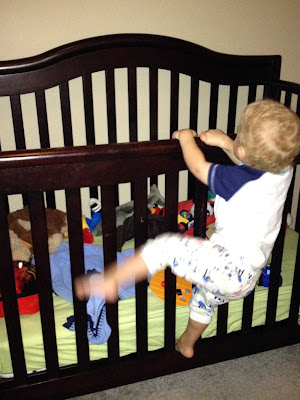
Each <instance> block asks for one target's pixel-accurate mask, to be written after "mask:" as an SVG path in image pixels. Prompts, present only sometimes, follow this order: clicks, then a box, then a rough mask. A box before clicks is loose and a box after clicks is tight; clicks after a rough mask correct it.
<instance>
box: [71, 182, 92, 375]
mask: <svg viewBox="0 0 300 400" xmlns="http://www.w3.org/2000/svg"><path fill="white" fill-rule="evenodd" d="M66 205H67V218H68V236H69V248H70V261H71V274H72V291H73V304H74V319H75V332H76V349H77V359H78V366H79V368H80V369H81V370H85V369H87V367H88V365H89V347H88V340H87V314H86V302H85V301H79V300H78V299H77V297H76V296H75V295H74V285H73V283H74V278H76V277H78V276H79V275H82V274H84V255H83V235H82V217H81V201H80V190H79V189H69V190H66Z"/></svg>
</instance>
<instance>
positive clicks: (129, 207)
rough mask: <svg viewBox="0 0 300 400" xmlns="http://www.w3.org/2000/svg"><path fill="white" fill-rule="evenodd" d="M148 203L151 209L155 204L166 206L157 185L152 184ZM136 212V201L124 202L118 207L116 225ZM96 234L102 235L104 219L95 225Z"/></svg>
mask: <svg viewBox="0 0 300 400" xmlns="http://www.w3.org/2000/svg"><path fill="white" fill-rule="evenodd" d="M147 203H148V204H147V205H148V208H149V209H151V208H153V207H154V205H157V206H159V207H164V206H165V199H164V198H163V197H162V195H161V194H160V192H159V190H158V188H157V186H156V185H152V186H151V187H150V193H149V195H148V197H147ZM133 212H134V203H133V201H129V202H128V203H125V204H122V205H120V206H117V207H116V227H117V228H118V226H121V225H123V222H124V221H125V219H126V218H128V217H130V216H131V215H133ZM93 235H94V236H101V235H102V220H101V221H100V223H99V224H98V225H97V226H96V227H95V229H94V230H93Z"/></svg>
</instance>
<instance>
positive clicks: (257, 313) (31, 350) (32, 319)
mask: <svg viewBox="0 0 300 400" xmlns="http://www.w3.org/2000/svg"><path fill="white" fill-rule="evenodd" d="M297 241H298V234H297V233H296V232H294V231H293V230H292V229H290V228H288V229H287V232H286V239H285V246H284V252H283V268H282V279H283V284H282V286H281V287H280V288H279V297H278V306H277V312H276V320H277V321H280V320H283V319H286V318H287V317H288V314H289V305H290V298H291V289H292V281H293V275H294V267H295V258H296V251H297ZM95 243H96V244H101V243H100V239H99V238H97V239H96V241H95ZM128 247H132V242H131V243H126V245H125V246H124V247H123V250H124V249H126V248H128ZM267 296H268V288H264V287H260V286H257V287H256V289H255V298H254V312H253V322H252V326H257V325H262V324H264V323H265V317H266V308H267ZM53 303H54V309H55V325H56V335H57V347H58V355H59V364H60V365H61V366H63V365H69V364H76V363H77V356H76V345H75V332H71V331H69V330H68V329H66V328H64V327H63V324H64V323H65V322H66V317H68V316H70V315H73V306H72V304H70V303H69V302H67V301H66V300H64V299H62V298H60V297H58V296H56V295H53ZM242 308H243V300H237V301H232V302H231V303H229V317H228V332H232V331H237V330H240V329H241V317H242ZM188 317H189V308H188V307H187V306H178V307H176V338H179V337H180V335H181V334H182V332H183V331H184V329H185V327H186V324H187V321H188ZM20 320H21V329H22V337H23V345H24V351H25V360H26V367H27V370H28V371H37V370H42V369H44V368H45V358H44V349H43V340H42V330H41V323H40V313H39V312H38V313H36V314H32V315H22V316H21V317H20ZM135 322H136V320H135V297H132V298H129V299H126V300H122V301H120V302H119V329H120V355H121V356H123V355H127V354H130V353H133V352H135V351H136V344H135V342H136V331H135V329H136V324H135ZM216 323H217V312H216V314H215V316H214V318H213V320H212V322H211V324H210V325H209V327H208V328H207V329H206V331H205V332H204V334H203V337H204V338H205V337H210V336H214V335H215V334H216ZM163 346H164V302H163V301H162V300H160V299H158V298H157V297H156V296H155V295H154V294H153V293H152V291H151V289H150V288H148V350H157V349H159V348H162V347H163ZM89 349H90V359H91V360H97V359H101V358H105V357H107V344H106V343H105V344H102V345H93V344H90V345H89ZM11 374H12V364H11V358H10V352H9V346H8V340H7V333H6V326H5V319H4V318H0V376H2V377H9V376H11Z"/></svg>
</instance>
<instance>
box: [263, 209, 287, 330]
mask: <svg viewBox="0 0 300 400" xmlns="http://www.w3.org/2000/svg"><path fill="white" fill-rule="evenodd" d="M286 218H287V210H286V208H285V210H284V212H283V216H282V221H284V222H282V224H281V229H280V231H279V234H278V237H277V239H276V241H275V244H274V248H273V251H272V261H271V266H270V281H269V292H268V303H267V312H266V326H267V327H272V326H273V325H274V324H275V319H276V309H277V300H278V289H279V285H278V283H279V278H280V272H281V262H282V254H283V246H284V236H285V229H286V227H285V225H286V222H285V221H286Z"/></svg>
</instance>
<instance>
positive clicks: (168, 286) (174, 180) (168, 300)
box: [165, 172, 178, 351]
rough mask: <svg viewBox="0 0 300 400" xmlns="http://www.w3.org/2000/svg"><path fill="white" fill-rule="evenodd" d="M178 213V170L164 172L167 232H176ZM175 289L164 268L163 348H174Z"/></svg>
mask: <svg viewBox="0 0 300 400" xmlns="http://www.w3.org/2000/svg"><path fill="white" fill-rule="evenodd" d="M177 214H178V172H176V173H175V172H174V173H169V174H166V223H167V231H168V232H177V230H178V225H177ZM175 291H176V277H175V275H173V274H172V272H171V270H170V269H169V268H167V269H166V270H165V348H166V350H167V351H173V350H174V348H175V305H176V303H175V300H176V298H175V296H176V294H175Z"/></svg>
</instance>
